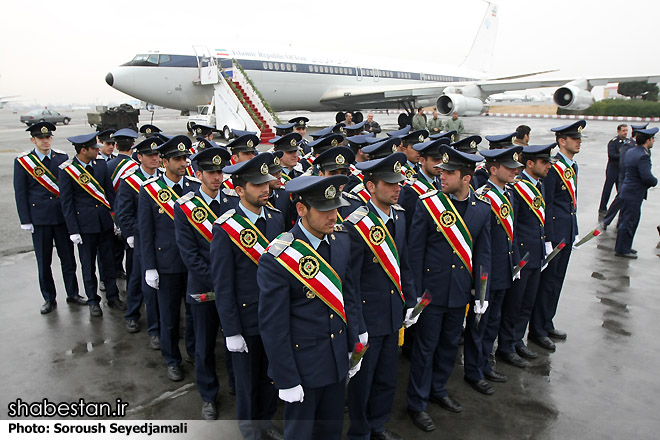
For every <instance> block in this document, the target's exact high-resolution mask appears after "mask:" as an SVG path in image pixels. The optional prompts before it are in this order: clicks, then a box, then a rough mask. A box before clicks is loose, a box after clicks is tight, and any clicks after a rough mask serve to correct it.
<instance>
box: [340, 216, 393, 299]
mask: <svg viewBox="0 0 660 440" xmlns="http://www.w3.org/2000/svg"><path fill="white" fill-rule="evenodd" d="M365 208H366V207H361V208H359V209H365ZM366 209H368V208H366ZM347 220H349V221H350V220H351V218H350V217H349V218H348V219H347ZM355 229H356V230H357V231H358V233H359V234H360V236H361V237H362V239H363V240H364V242H365V243H366V244H367V246H369V249H371V252H373V253H374V255H375V256H376V258H377V259H378V262H379V263H380V266H381V267H382V268H383V270H384V271H385V273H386V274H387V276H388V277H389V278H390V280H392V282H393V283H394V285H395V286H396V288H397V290H398V292H399V295H400V296H401V301H403V302H404V303H405V301H406V300H405V298H404V297H403V293H402V292H401V263H400V262H399V252H398V250H397V248H396V244H395V243H394V239H393V238H392V235H391V234H390V231H389V230H388V229H387V227H386V226H385V224H384V223H383V220H382V219H381V218H380V216H379V215H377V214H374V213H373V212H371V211H368V213H367V215H365V216H364V217H362V219H361V220H360V221H358V222H357V223H355Z"/></svg>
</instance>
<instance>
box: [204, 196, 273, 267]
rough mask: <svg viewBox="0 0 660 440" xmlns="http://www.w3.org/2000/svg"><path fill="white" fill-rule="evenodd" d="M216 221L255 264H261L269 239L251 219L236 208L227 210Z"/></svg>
mask: <svg viewBox="0 0 660 440" xmlns="http://www.w3.org/2000/svg"><path fill="white" fill-rule="evenodd" d="M216 223H218V224H219V225H220V227H221V228H222V229H223V230H224V231H225V232H226V233H227V234H228V235H229V238H231V241H233V242H234V244H235V245H236V246H238V248H239V249H240V250H241V251H243V253H244V254H245V255H247V256H248V257H249V258H250V260H252V261H253V262H254V264H259V259H260V258H261V255H263V253H264V252H265V251H266V248H267V247H268V240H267V239H266V237H264V235H263V234H262V233H261V231H260V230H259V228H257V227H256V226H255V225H254V224H252V222H251V221H250V220H248V219H247V218H245V217H243V216H242V215H240V214H239V213H237V212H236V211H235V210H233V209H232V210H230V211H227V212H226V213H225V214H224V215H222V216H221V217H220V218H219V219H218V220H216Z"/></svg>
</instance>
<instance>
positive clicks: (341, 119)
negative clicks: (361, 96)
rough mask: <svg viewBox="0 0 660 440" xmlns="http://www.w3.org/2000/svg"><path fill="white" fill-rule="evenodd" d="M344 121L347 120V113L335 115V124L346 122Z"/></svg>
mask: <svg viewBox="0 0 660 440" xmlns="http://www.w3.org/2000/svg"><path fill="white" fill-rule="evenodd" d="M344 119H346V113H344V112H337V114H336V115H335V122H336V123H337V124H339V123H340V122H344Z"/></svg>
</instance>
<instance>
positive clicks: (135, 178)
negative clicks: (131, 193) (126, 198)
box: [123, 169, 147, 193]
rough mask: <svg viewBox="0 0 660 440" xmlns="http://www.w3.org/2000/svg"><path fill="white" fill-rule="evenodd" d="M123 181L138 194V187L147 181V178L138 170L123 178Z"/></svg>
mask: <svg viewBox="0 0 660 440" xmlns="http://www.w3.org/2000/svg"><path fill="white" fill-rule="evenodd" d="M123 179H124V182H126V183H128V185H129V186H130V187H131V188H133V190H135V192H136V193H139V192H140V187H142V184H144V182H145V181H146V180H147V178H146V177H145V176H144V174H142V172H141V171H140V170H139V169H138V170H136V171H134V172H133V173H131V174H129V175H128V176H126V177H124V178H123Z"/></svg>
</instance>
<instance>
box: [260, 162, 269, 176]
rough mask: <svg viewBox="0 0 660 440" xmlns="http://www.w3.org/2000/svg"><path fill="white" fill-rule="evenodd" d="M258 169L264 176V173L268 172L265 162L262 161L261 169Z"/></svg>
mask: <svg viewBox="0 0 660 440" xmlns="http://www.w3.org/2000/svg"><path fill="white" fill-rule="evenodd" d="M259 171H261V174H262V175H264V176H265V175H266V174H268V165H267V164H265V163H262V164H261V169H260V170H259Z"/></svg>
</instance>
